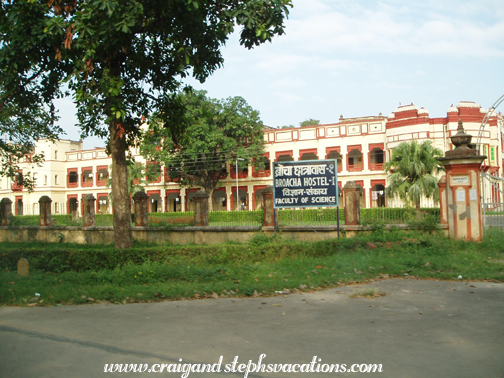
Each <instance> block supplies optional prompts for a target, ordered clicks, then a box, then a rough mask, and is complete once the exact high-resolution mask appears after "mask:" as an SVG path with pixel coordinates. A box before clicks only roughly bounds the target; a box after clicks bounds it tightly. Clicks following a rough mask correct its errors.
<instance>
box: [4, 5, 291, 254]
mask: <svg viewBox="0 0 504 378" xmlns="http://www.w3.org/2000/svg"><path fill="white" fill-rule="evenodd" d="M290 6H292V1H291V0H212V1H210V0H166V1H158V0H16V1H14V0H3V1H2V2H1V9H0V96H1V97H0V106H3V104H5V103H7V102H8V101H12V104H13V106H14V108H15V109H16V111H19V112H26V111H28V110H29V109H30V108H32V107H35V108H37V109H38V110H39V111H44V112H48V114H49V115H52V114H53V113H54V111H53V110H54V106H53V101H54V100H55V99H56V98H58V97H60V96H62V95H64V94H67V93H68V94H71V95H72V96H73V99H74V102H75V104H76V106H77V116H78V120H79V126H80V127H81V130H82V136H83V137H85V136H87V135H99V136H102V137H107V147H108V151H109V153H110V155H111V157H112V166H113V170H114V176H113V177H112V197H113V203H114V228H115V234H116V235H115V245H116V247H117V248H128V247H131V246H132V245H133V238H132V231H131V222H130V212H131V204H130V198H129V194H128V183H127V163H126V151H127V148H128V146H129V145H130V144H131V143H132V142H133V141H134V139H135V136H137V135H138V126H139V125H140V123H141V119H142V117H144V116H149V115H150V114H152V112H153V111H154V110H160V109H163V108H164V107H165V106H166V104H167V103H169V101H168V100H169V98H170V93H171V92H173V91H174V90H175V89H176V88H177V87H178V86H179V82H180V80H181V79H183V78H184V77H186V76H187V75H192V76H194V77H195V78H196V79H198V80H200V81H204V80H205V78H206V77H208V75H210V74H211V73H212V72H214V71H215V70H216V69H217V68H219V67H221V66H222V64H223V57H222V54H221V51H220V49H221V47H222V46H223V45H224V44H225V42H226V41H227V39H228V36H229V34H231V33H232V32H233V31H234V29H235V27H238V28H240V29H241V30H240V44H242V45H243V46H245V47H246V48H249V49H250V48H253V47H254V46H258V45H260V44H261V43H263V42H266V41H271V39H272V38H273V36H275V35H280V34H283V32H284V20H285V18H286V17H287V14H288V7H290ZM32 100H35V101H32ZM158 114H159V115H160V116H161V117H163V115H164V114H168V112H163V111H161V112H159V113H158ZM50 121H51V119H48V123H50Z"/></svg>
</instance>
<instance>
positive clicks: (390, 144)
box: [0, 101, 504, 214]
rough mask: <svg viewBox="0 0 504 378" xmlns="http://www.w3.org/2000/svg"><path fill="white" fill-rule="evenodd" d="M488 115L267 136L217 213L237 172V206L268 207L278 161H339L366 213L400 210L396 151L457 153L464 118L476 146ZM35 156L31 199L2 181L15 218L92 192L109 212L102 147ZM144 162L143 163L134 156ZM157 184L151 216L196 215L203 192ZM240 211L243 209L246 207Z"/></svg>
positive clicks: (231, 172)
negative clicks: (44, 203) (393, 162)
mask: <svg viewBox="0 0 504 378" xmlns="http://www.w3.org/2000/svg"><path fill="white" fill-rule="evenodd" d="M485 114H486V110H485V109H483V108H481V106H480V105H478V104H476V103H474V102H468V101H461V102H459V103H458V104H457V105H456V106H453V105H452V106H450V107H449V109H448V111H447V115H446V117H439V118H431V117H430V116H429V112H428V111H427V110H426V109H424V108H421V109H418V107H417V106H415V105H413V104H412V105H407V106H400V107H398V108H397V109H395V111H394V112H392V113H391V114H390V115H389V116H388V117H386V116H383V115H381V114H380V115H378V116H369V117H357V118H343V117H340V119H339V122H337V123H333V124H325V125H316V126H305V127H298V128H288V129H271V128H269V129H266V130H264V146H265V150H266V152H265V154H264V160H265V165H264V166H265V167H266V168H268V167H269V169H264V170H255V169H254V167H253V166H249V167H248V169H246V170H242V171H238V173H236V172H235V168H234V162H229V164H228V168H227V172H226V177H225V179H223V180H222V185H221V187H219V188H218V189H217V190H215V192H214V195H213V198H212V201H213V210H228V211H232V210H235V209H236V203H237V201H236V191H237V187H236V174H238V190H239V202H240V203H241V204H243V206H244V208H245V209H250V210H252V209H258V208H260V206H261V203H262V200H261V198H262V195H261V193H262V190H263V189H264V188H265V187H266V186H268V185H272V170H271V166H272V164H271V163H272V162H274V161H297V160H320V159H336V160H337V161H338V181H339V186H340V187H343V186H344V185H345V183H346V182H347V181H356V182H357V183H358V184H360V185H361V186H362V187H363V188H364V191H363V193H362V196H361V206H362V207H366V208H369V207H380V206H389V207H390V206H399V205H400V202H399V201H398V200H394V199H390V198H387V197H386V196H385V187H386V186H387V176H388V173H387V172H385V171H384V169H383V168H384V163H385V162H386V161H387V160H388V159H389V158H390V156H391V151H392V149H393V148H394V147H396V146H397V145H399V144H400V143H401V142H407V141H411V140H418V141H419V142H422V141H424V140H431V141H432V142H433V145H434V146H435V147H437V148H439V149H441V150H442V151H447V150H450V149H453V145H452V144H451V141H450V136H452V135H453V134H455V133H456V129H457V126H458V121H459V119H460V120H462V122H463V123H464V129H465V131H466V132H467V133H468V134H471V135H473V143H476V139H477V136H478V132H479V130H480V126H481V123H482V120H483V118H484V117H485ZM503 133H504V118H503V116H502V114H500V113H499V114H494V115H492V116H491V117H490V118H489V121H488V124H487V126H486V127H485V129H484V131H483V133H482V138H481V146H482V148H481V152H482V153H483V154H484V155H487V156H488V158H487V159H486V161H485V162H484V169H485V170H487V171H488V172H490V173H492V174H494V175H497V176H499V177H503V170H502V167H503V166H504V155H503V154H502V151H503V149H504V137H503ZM35 149H36V152H37V153H39V152H44V155H45V162H44V164H43V165H42V166H40V167H31V166H30V164H29V162H28V160H27V161H26V162H24V163H22V165H21V166H22V171H23V172H31V173H32V174H33V175H34V176H35V177H36V180H37V181H36V186H35V190H34V191H33V192H32V193H28V191H27V190H26V189H24V188H22V187H21V188H20V187H17V186H16V185H15V184H13V183H12V182H11V180H10V179H7V178H5V177H4V178H2V179H1V180H0V197H1V198H3V197H9V198H10V199H11V200H12V201H13V211H14V213H15V214H38V200H39V198H40V197H41V196H43V195H47V196H49V197H51V199H52V201H53V213H70V212H71V211H72V210H76V209H77V210H79V211H80V209H79V208H80V199H81V198H82V197H83V196H84V195H85V194H93V195H94V197H95V198H96V199H97V201H96V211H97V213H110V212H111V206H110V200H109V192H110V188H107V186H106V184H107V180H108V177H109V171H110V166H111V158H110V157H108V156H107V154H106V152H105V149H104V148H96V149H93V150H83V149H82V142H80V141H79V142H76V141H69V140H60V141H58V142H57V143H52V142H50V141H47V140H40V141H38V142H37V143H36V148H35ZM132 153H133V155H134V156H135V158H137V159H138V161H141V162H145V160H144V159H143V158H142V157H141V156H139V155H138V151H136V150H133V151H132ZM163 173H164V174H162V175H161V177H159V179H158V180H157V181H155V182H151V183H149V184H148V185H147V186H146V188H145V191H146V193H147V195H148V196H149V211H150V212H172V211H187V210H192V209H193V207H194V204H193V202H192V197H193V196H194V194H195V192H196V191H198V190H200V188H199V187H194V188H187V187H180V185H179V184H178V183H176V182H171V181H170V180H169V179H168V177H167V175H166V171H165V170H164V171H163ZM241 206H242V205H240V207H241ZM422 206H428V207H433V206H436V204H434V203H433V201H432V200H427V199H424V200H423V201H422Z"/></svg>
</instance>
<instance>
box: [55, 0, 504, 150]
mask: <svg viewBox="0 0 504 378" xmlns="http://www.w3.org/2000/svg"><path fill="white" fill-rule="evenodd" d="M293 5H294V7H293V8H291V9H290V14H289V19H288V20H287V21H286V22H285V34H284V35H282V36H277V37H275V38H274V39H273V41H272V42H271V43H266V44H263V45H261V46H259V47H256V48H254V49H252V50H247V49H246V48H245V47H243V46H240V44H239V37H238V35H237V34H236V33H235V34H233V35H232V36H231V38H230V39H229V41H228V42H227V44H226V46H225V47H224V48H223V50H222V53H223V56H224V66H223V67H222V68H220V69H218V70H217V71H216V72H215V73H214V74H213V75H212V76H210V77H209V78H208V79H207V80H206V82H205V83H203V84H201V83H199V82H197V81H195V80H186V83H187V84H189V85H192V86H193V87H194V88H196V89H203V90H206V91H207V92H208V96H210V97H212V98H217V99H223V98H227V97H234V96H241V97H243V98H244V99H245V100H246V101H247V102H248V104H249V105H250V106H252V107H253V108H254V109H257V110H258V111H259V112H260V114H261V119H262V121H263V123H264V124H265V125H268V126H271V127H278V126H288V125H293V126H299V123H300V122H302V121H304V120H306V119H309V118H313V119H317V120H320V123H321V124H328V123H337V122H338V120H339V118H340V116H341V115H343V117H345V118H350V117H361V116H374V115H378V114H379V113H382V114H383V115H385V116H388V115H389V114H390V113H391V112H393V111H394V110H395V109H396V108H397V107H398V106H400V105H408V104H411V103H413V104H415V105H416V106H418V107H419V108H421V107H424V108H425V109H427V110H428V111H429V114H430V116H431V117H445V116H446V111H447V110H448V108H449V107H450V105H451V104H454V105H456V104H457V103H458V102H459V101H474V102H476V103H478V104H480V105H481V106H482V107H483V108H485V109H488V108H489V107H490V106H492V104H494V103H495V101H496V100H497V99H499V97H501V96H502V95H504V80H503V79H504V64H503V63H504V2H502V0H479V1H474V0H472V1H466V0H458V1H452V0H441V1H440V0H436V1H434V0H421V1H417V0H410V1H404V0H400V1H399V0H382V1H380V0H378V1H376V0H293ZM58 106H59V109H60V116H61V120H60V125H61V126H62V127H63V128H64V129H65V130H66V131H67V135H66V136H64V137H63V138H64V139H73V140H78V139H79V131H78V128H77V127H75V126H73V125H74V124H75V123H76V118H75V109H74V108H73V105H72V103H71V100H70V99H66V100H61V101H60V102H59V103H58ZM502 107H503V109H500V108H498V110H500V111H504V105H502ZM104 143H105V142H104V141H102V140H99V139H97V138H89V139H86V140H85V141H84V148H86V149H88V148H94V147H100V146H104Z"/></svg>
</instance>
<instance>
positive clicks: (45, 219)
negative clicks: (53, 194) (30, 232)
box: [38, 196, 53, 227]
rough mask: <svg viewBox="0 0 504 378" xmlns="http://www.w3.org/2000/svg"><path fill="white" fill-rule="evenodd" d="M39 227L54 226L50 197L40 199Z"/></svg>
mask: <svg viewBox="0 0 504 378" xmlns="http://www.w3.org/2000/svg"><path fill="white" fill-rule="evenodd" d="M38 202H39V225H40V227H47V226H53V222H52V216H51V203H52V199H51V198H50V197H49V196H42V197H40V199H39V201H38Z"/></svg>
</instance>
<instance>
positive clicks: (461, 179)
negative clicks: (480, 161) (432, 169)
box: [450, 175, 470, 185]
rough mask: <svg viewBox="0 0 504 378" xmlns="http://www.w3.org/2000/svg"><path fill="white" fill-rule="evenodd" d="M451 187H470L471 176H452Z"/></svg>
mask: <svg viewBox="0 0 504 378" xmlns="http://www.w3.org/2000/svg"><path fill="white" fill-rule="evenodd" d="M450 179H451V185H469V184H470V181H469V175H457V176H450Z"/></svg>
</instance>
